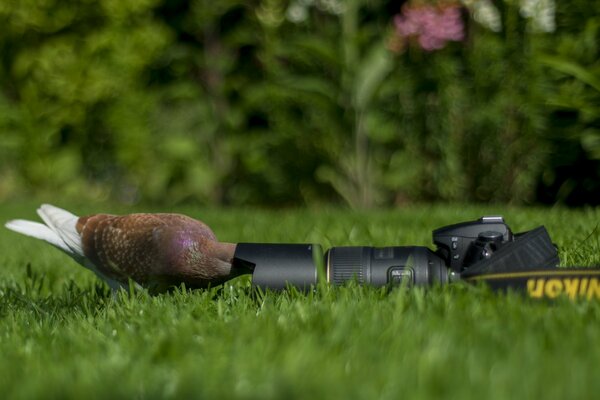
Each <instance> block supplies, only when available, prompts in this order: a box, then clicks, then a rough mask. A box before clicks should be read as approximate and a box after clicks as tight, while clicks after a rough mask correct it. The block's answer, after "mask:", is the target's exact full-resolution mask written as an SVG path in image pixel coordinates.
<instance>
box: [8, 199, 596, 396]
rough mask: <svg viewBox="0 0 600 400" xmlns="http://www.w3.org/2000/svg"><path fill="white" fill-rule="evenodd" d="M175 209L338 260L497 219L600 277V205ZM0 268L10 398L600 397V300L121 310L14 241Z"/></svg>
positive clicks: (449, 299)
mask: <svg viewBox="0 0 600 400" xmlns="http://www.w3.org/2000/svg"><path fill="white" fill-rule="evenodd" d="M57 205H61V206H65V205H64V204H57ZM35 206H36V205H35V204H33V203H31V204H4V205H3V207H2V209H1V210H0V220H2V221H4V220H6V219H10V218H14V217H28V218H34V217H35V212H34V210H35ZM67 208H68V207H67ZM72 210H73V211H74V212H77V213H81V214H85V213H91V212H98V211H110V212H130V211H139V209H136V210H129V209H125V208H116V207H109V208H106V207H104V208H101V207H91V206H84V207H77V206H75V207H73V208H72ZM176 211H179V212H184V213H186V214H188V215H192V216H194V217H197V218H201V219H203V220H204V221H205V222H207V223H208V224H209V225H210V226H211V227H213V229H214V231H215V233H216V234H217V236H218V237H219V238H220V239H221V240H225V241H234V242H235V241H266V242H319V243H322V244H323V245H324V246H326V247H327V246H331V245H349V244H354V245H359V244H360V245H378V246H383V245H413V244H414V245H426V246H429V245H430V240H431V233H430V231H431V230H432V229H433V228H436V227H439V226H442V225H444V224H449V223H454V222H458V221H462V220H467V219H473V218H476V217H478V216H480V215H483V214H486V213H488V214H489V213H502V214H504V216H505V217H506V219H507V221H508V223H509V224H510V225H511V227H512V228H513V230H514V231H521V230H527V229H531V228H533V227H535V226H537V225H540V224H545V225H546V227H547V228H548V230H549V232H550V234H551V236H552V238H553V240H554V241H555V242H556V243H557V244H558V245H559V247H560V254H561V257H562V259H563V264H565V265H566V264H580V265H593V264H600V239H599V236H600V234H599V229H600V228H598V223H599V221H600V209H586V210H579V211H572V210H567V209H562V208H557V209H541V208H539V209H538V208H535V209H529V208H527V209H525V208H505V207H500V206H498V207H491V206H490V207H482V206H423V207H412V208H406V209H398V210H389V211H375V212H364V213H355V212H349V211H344V210H326V211H307V210H298V211H272V212H271V211H261V210H239V209H236V210H214V209H213V210H208V209H205V210H202V209H193V208H187V209H178V210H176ZM0 267H1V268H0V354H1V357H0V393H1V394H2V397H3V398H16V399H19V398H40V397H43V398H74V399H75V398H77V399H80V398H108V397H117V398H128V399H129V398H186V397H192V396H193V397H195V398H250V399H253V398H255V399H270V398H286V399H287V398H324V399H334V398H366V399H371V398H383V399H401V398H418V399H437V398H439V397H442V396H443V397H447V398H460V399H465V398H473V399H482V398H483V399H512V398H523V399H535V398H544V399H565V398H569V399H588V398H593V397H596V396H597V394H598V393H599V392H600V379H598V371H597V369H598V366H600V346H599V345H598V343H599V340H600V304H599V302H598V301H585V300H578V301H574V302H572V301H567V300H564V299H562V300H559V301H556V302H553V303H547V302H536V301H532V300H529V299H525V298H523V297H521V296H518V295H515V294H509V295H502V294H495V293H492V292H490V291H489V290H487V289H486V288H483V287H471V286H466V285H454V286H448V287H441V288H440V287H437V288H432V289H429V290H422V289H412V290H408V291H404V290H394V291H392V292H391V293H385V292H383V291H381V290H378V289H374V288H366V287H356V286H350V287H343V288H326V289H324V290H321V291H319V292H317V293H312V294H308V295H305V294H300V293H296V292H284V293H281V294H272V293H270V294H267V295H264V296H259V295H256V294H255V293H253V292H252V290H251V289H250V287H249V280H248V278H240V279H237V280H235V281H232V282H231V283H230V284H227V285H225V287H223V288H214V289H211V290H204V291H193V292H185V291H176V292H174V293H170V294H164V295H159V296H154V297H152V296H148V295H145V294H143V293H141V294H139V293H138V294H134V295H120V297H119V298H117V299H114V298H113V297H112V296H111V295H110V293H109V291H108V289H107V288H106V287H105V286H104V285H103V284H100V283H99V282H98V281H97V280H96V278H95V277H94V276H93V275H92V274H91V273H90V272H88V271H86V270H84V269H83V268H81V267H79V266H77V265H76V264H75V263H74V262H73V261H71V260H70V259H69V258H68V257H66V256H65V255H63V254H62V253H60V252H58V251H57V250H55V249H53V248H51V247H50V246H48V245H46V244H44V243H42V242H38V241H36V240H34V239H28V238H25V237H22V236H20V235H17V234H13V233H12V232H9V231H7V230H6V229H0Z"/></svg>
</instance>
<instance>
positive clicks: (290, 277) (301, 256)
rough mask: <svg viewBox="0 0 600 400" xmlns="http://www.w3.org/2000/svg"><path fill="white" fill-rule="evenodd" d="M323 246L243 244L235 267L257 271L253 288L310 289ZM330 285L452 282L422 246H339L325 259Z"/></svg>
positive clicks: (238, 248) (437, 259) (444, 266)
mask: <svg viewBox="0 0 600 400" xmlns="http://www.w3.org/2000/svg"><path fill="white" fill-rule="evenodd" d="M322 254H323V253H322V250H321V247H320V246H319V245H313V244H265V243H239V244H238V245H237V247H236V251H235V254H234V264H235V265H236V266H238V267H241V268H245V269H247V270H249V271H251V272H252V284H253V285H254V286H258V287H261V288H263V289H271V290H281V289H285V288H286V287H287V286H288V285H289V286H293V287H296V288H298V289H301V290H307V289H309V288H310V287H311V286H312V285H316V284H317V281H318V274H317V272H318V270H319V265H320V264H321V263H322V260H323V256H322ZM325 275H326V278H327V281H328V282H330V283H333V284H335V285H342V284H344V283H345V282H347V281H350V280H356V282H357V283H359V284H369V285H373V286H385V285H388V284H392V285H406V286H413V285H419V286H428V285H432V284H434V283H441V284H444V283H447V282H448V268H447V267H446V265H445V263H444V260H443V259H442V258H441V257H439V256H438V255H436V254H435V253H434V252H432V251H431V250H429V249H428V248H427V247H420V246H398V247H365V246H354V247H333V248H331V249H329V250H328V251H327V253H326V254H325Z"/></svg>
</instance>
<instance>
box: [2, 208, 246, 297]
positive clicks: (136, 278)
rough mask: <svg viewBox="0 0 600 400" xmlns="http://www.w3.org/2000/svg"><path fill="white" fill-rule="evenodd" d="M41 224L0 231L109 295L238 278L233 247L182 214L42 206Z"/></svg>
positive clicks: (15, 225) (24, 223) (14, 223)
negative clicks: (33, 241)
mask: <svg viewBox="0 0 600 400" xmlns="http://www.w3.org/2000/svg"><path fill="white" fill-rule="evenodd" d="M37 213H38V215H39V216H40V217H41V219H42V220H43V221H44V223H43V224H42V223H39V222H33V221H27V220H22V219H17V220H12V221H9V222H7V223H6V225H5V226H6V227H7V228H8V229H10V230H13V231H15V232H18V233H21V234H23V235H26V236H31V237H34V238H37V239H40V240H44V241H46V242H48V243H50V244H51V245H53V246H55V247H57V248H58V249H60V250H62V251H64V252H65V253H67V254H68V255H69V256H71V257H72V258H73V259H75V261H77V262H78V263H79V264H81V265H82V266H84V267H85V268H88V269H90V270H91V271H93V272H94V273H95V274H96V275H97V276H98V277H99V278H100V279H102V280H103V281H105V282H106V283H107V284H108V285H109V286H110V288H111V289H112V290H113V291H115V292H116V291H117V290H119V289H121V288H122V289H128V288H129V282H130V280H131V281H133V282H134V283H135V285H136V287H142V288H146V289H149V291H150V292H154V293H156V292H162V291H166V290H168V289H169V288H172V287H174V286H178V285H180V284H181V283H184V284H185V285H186V287H188V288H205V287H208V286H214V285H218V284H221V283H223V282H225V281H227V280H229V279H232V278H234V277H236V276H238V275H241V274H243V273H247V271H245V270H244V269H243V268H242V267H241V266H236V265H234V263H233V258H234V253H235V248H236V245H235V244H233V243H221V242H219V241H217V238H216V236H215V234H214V233H213V232H212V230H211V229H210V228H209V227H208V226H207V225H206V224H204V223H203V222H201V221H198V220H196V219H193V218H190V217H187V216H185V215H182V214H170V213H163V214H149V213H140V214H128V215H111V214H93V215H88V216H84V217H78V216H76V215H73V214H71V213H70V212H68V211H66V210H63V209H61V208H58V207H55V206H52V205H49V204H44V205H42V206H40V208H39V209H38V210H37Z"/></svg>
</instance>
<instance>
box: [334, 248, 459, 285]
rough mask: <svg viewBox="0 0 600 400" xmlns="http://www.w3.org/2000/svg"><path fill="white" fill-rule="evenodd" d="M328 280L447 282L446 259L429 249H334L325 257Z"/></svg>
mask: <svg viewBox="0 0 600 400" xmlns="http://www.w3.org/2000/svg"><path fill="white" fill-rule="evenodd" d="M325 264H326V269H327V279H328V281H329V282H331V283H333V284H336V285H341V284H343V283H345V282H347V281H349V280H356V282H357V283H359V284H370V285H373V286H385V285H388V284H394V285H399V284H401V285H408V286H412V285H431V284H433V283H436V282H438V283H446V282H447V281H448V270H447V268H446V266H445V264H444V260H443V259H442V258H440V257H439V256H437V255H436V254H435V253H433V252H432V251H431V250H429V249H428V248H426V247H419V246H406V247H363V246H356V247H333V248H331V249H330V250H329V251H328V252H327V253H326V255H325Z"/></svg>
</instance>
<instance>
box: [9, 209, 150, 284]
mask: <svg viewBox="0 0 600 400" xmlns="http://www.w3.org/2000/svg"><path fill="white" fill-rule="evenodd" d="M37 212H38V214H39V216H40V217H41V218H42V220H43V221H44V222H45V223H46V225H44V224H40V223H39V222H33V221H26V220H24V219H15V220H12V221H8V222H7V223H6V224H5V225H4V226H6V227H7V228H8V229H10V230H12V231H15V232H18V233H21V234H23V235H26V236H31V237H34V238H36V239H40V240H43V241H45V242H48V243H50V244H51V245H53V246H55V247H57V248H59V249H60V250H62V251H64V252H65V253H67V254H68V255H70V256H71V257H73V258H74V259H75V261H77V262H78V263H80V264H81V265H83V266H84V267H85V268H88V269H90V270H92V271H93V272H94V273H96V275H98V277H99V278H100V279H102V280H104V281H106V282H107V283H108V285H109V286H110V287H111V289H112V290H113V292H115V291H117V290H118V289H125V290H127V288H128V286H127V285H126V284H125V283H121V282H118V281H116V280H114V279H112V278H109V277H107V276H106V275H104V274H103V273H102V272H100V271H99V270H98V268H96V266H95V265H94V264H92V263H91V262H90V261H89V260H88V259H87V258H86V257H85V255H84V254H83V245H82V243H81V237H80V236H79V233H78V232H77V228H76V226H77V221H78V220H79V217H77V216H76V215H73V214H71V213H70V212H68V211H66V210H63V209H61V208H58V207H54V206H52V205H50V204H43V205H42V206H41V207H40V208H39V209H38V210H37ZM136 285H137V284H136ZM137 286H139V285H137Z"/></svg>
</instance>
